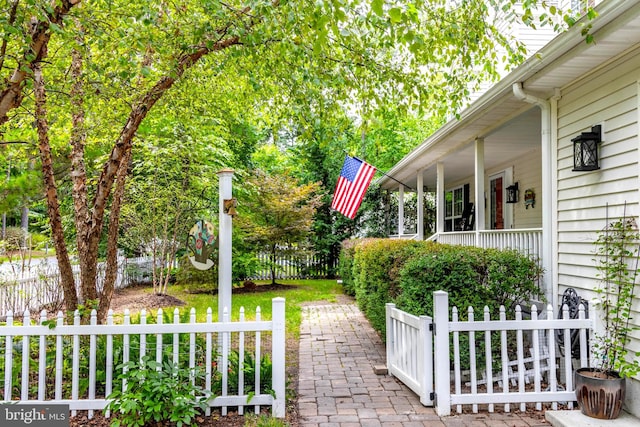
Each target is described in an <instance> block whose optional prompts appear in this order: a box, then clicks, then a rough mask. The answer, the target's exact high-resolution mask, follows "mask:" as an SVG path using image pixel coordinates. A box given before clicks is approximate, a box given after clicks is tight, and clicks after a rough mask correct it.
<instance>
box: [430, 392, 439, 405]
mask: <svg viewBox="0 0 640 427" xmlns="http://www.w3.org/2000/svg"><path fill="white" fill-rule="evenodd" d="M436 399H437V396H436V393H435V391H432V392H431V393H429V400H431V401H432V402H433V404H434V406H437V402H438V401H437V400H436Z"/></svg>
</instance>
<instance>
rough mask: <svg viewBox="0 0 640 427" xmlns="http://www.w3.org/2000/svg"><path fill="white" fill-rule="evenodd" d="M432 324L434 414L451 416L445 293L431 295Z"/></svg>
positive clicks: (447, 303) (447, 313)
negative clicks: (433, 333) (433, 335)
mask: <svg viewBox="0 0 640 427" xmlns="http://www.w3.org/2000/svg"><path fill="white" fill-rule="evenodd" d="M433 323H434V324H435V325H434V332H435V337H434V339H435V343H434V347H435V355H434V358H435V361H434V369H433V371H434V372H433V373H434V377H435V378H434V380H435V387H434V389H435V392H436V402H435V404H436V413H437V414H438V415H439V416H441V417H442V416H447V415H450V414H451V390H450V383H451V371H450V370H449V362H450V360H449V359H450V358H449V294H447V293H446V292H445V291H436V292H434V293H433Z"/></svg>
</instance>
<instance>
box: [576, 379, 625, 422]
mask: <svg viewBox="0 0 640 427" xmlns="http://www.w3.org/2000/svg"><path fill="white" fill-rule="evenodd" d="M575 385H576V400H577V401H578V406H579V407H580V410H581V411H582V413H583V414H585V415H587V416H589V417H592V418H599V419H603V420H613V419H615V418H618V416H619V415H620V410H621V409H622V404H623V403H624V396H625V393H626V383H625V379H624V378H620V376H619V375H618V373H617V372H613V371H609V372H607V373H604V372H602V371H598V370H596V369H593V368H580V369H577V370H576V371H575Z"/></svg>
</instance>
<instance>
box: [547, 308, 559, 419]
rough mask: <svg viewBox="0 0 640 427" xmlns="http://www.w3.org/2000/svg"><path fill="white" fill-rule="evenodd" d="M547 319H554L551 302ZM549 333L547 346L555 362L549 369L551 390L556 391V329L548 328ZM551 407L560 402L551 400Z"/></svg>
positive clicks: (556, 405)
mask: <svg viewBox="0 0 640 427" xmlns="http://www.w3.org/2000/svg"><path fill="white" fill-rule="evenodd" d="M547 319H553V307H551V304H547ZM547 335H548V337H549V338H548V339H549V341H548V342H547V348H548V350H549V363H553V367H550V369H549V371H548V379H549V391H550V392H552V393H553V392H555V391H557V390H558V379H557V375H556V366H555V360H556V331H555V330H554V329H548V330H547ZM551 409H553V410H554V411H555V410H557V409H558V402H551Z"/></svg>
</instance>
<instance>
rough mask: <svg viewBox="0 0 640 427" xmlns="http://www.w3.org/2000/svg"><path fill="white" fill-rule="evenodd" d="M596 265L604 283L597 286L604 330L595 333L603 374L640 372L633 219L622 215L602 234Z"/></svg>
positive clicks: (638, 257)
mask: <svg viewBox="0 0 640 427" xmlns="http://www.w3.org/2000/svg"><path fill="white" fill-rule="evenodd" d="M594 244H595V246H596V251H595V253H596V255H597V259H596V260H595V261H596V268H597V269H598V278H599V279H600V281H601V282H600V283H601V285H600V286H599V287H598V288H597V289H596V293H597V295H598V298H599V300H600V308H601V309H602V316H603V321H604V331H602V332H601V333H599V334H596V336H595V343H594V344H593V348H594V350H595V353H596V354H597V355H598V357H597V358H596V368H597V369H598V370H599V371H601V372H602V373H603V374H605V375H606V374H607V373H608V372H610V371H617V372H618V374H619V375H620V376H621V377H633V376H636V375H637V374H638V373H640V359H639V357H640V352H633V353H631V354H629V350H628V349H627V345H628V344H629V342H630V340H631V337H630V333H631V332H632V331H633V330H637V329H638V327H637V326H634V325H633V323H631V316H632V304H633V302H634V296H635V288H636V286H637V280H638V262H639V261H640V231H639V230H638V226H637V224H636V222H635V220H634V219H633V218H627V217H622V218H620V219H617V220H615V221H613V222H611V223H609V224H607V226H606V227H605V228H604V229H603V230H602V231H601V232H600V233H599V234H598V238H597V239H596V241H595V242H594Z"/></svg>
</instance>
